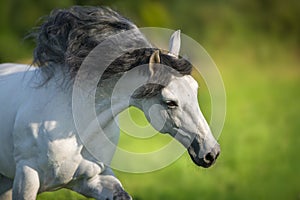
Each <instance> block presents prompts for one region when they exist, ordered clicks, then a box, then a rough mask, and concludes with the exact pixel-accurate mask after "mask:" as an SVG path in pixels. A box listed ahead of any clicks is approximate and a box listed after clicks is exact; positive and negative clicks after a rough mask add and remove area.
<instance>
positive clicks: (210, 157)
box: [188, 142, 221, 168]
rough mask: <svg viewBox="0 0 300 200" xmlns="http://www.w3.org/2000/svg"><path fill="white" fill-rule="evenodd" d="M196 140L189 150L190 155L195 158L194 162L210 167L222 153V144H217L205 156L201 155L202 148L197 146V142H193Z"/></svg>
mask: <svg viewBox="0 0 300 200" xmlns="http://www.w3.org/2000/svg"><path fill="white" fill-rule="evenodd" d="M193 143H194V142H192V144H191V146H190V147H189V148H188V152H189V155H190V157H191V159H192V160H193V162H194V163H195V164H196V165H198V166H201V167H204V168H208V167H210V166H212V165H213V164H214V163H215V162H216V160H217V158H218V156H219V155H220V151H221V150H220V145H219V144H216V145H215V146H214V147H213V148H212V149H211V151H209V152H208V153H206V154H204V156H203V157H199V150H200V148H199V147H198V146H195V144H193Z"/></svg>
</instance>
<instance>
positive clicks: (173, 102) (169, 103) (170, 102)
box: [165, 100, 178, 108]
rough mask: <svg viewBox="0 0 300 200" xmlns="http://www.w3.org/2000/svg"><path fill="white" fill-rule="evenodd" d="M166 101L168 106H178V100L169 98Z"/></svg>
mask: <svg viewBox="0 0 300 200" xmlns="http://www.w3.org/2000/svg"><path fill="white" fill-rule="evenodd" d="M165 103H166V105H167V106H168V108H176V107H177V106H178V104H177V102H176V101H172V100H167V101H165Z"/></svg>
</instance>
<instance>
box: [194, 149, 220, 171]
mask: <svg viewBox="0 0 300 200" xmlns="http://www.w3.org/2000/svg"><path fill="white" fill-rule="evenodd" d="M188 152H189V155H190V157H191V159H192V161H193V162H194V163H195V164H196V165H197V166H200V167H203V168H209V167H211V166H212V165H213V164H214V162H213V163H207V162H205V161H204V159H203V158H199V157H198V156H197V155H196V154H195V152H194V150H193V149H192V148H188Z"/></svg>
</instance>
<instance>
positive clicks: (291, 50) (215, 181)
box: [0, 0, 300, 200]
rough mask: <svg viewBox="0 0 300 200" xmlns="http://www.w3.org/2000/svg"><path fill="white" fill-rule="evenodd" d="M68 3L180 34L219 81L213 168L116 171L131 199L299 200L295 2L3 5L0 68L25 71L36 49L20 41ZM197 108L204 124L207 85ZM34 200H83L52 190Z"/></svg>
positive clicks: (142, 0)
mask: <svg viewBox="0 0 300 200" xmlns="http://www.w3.org/2000/svg"><path fill="white" fill-rule="evenodd" d="M75 4H77V5H108V6H111V7H112V8H114V9H116V10H118V11H120V12H121V13H122V14H123V15H125V16H127V17H128V18H130V19H132V20H133V21H134V22H135V23H136V24H137V25H138V26H140V27H147V26H154V27H166V28H170V29H181V30H182V32H183V33H185V34H186V35H188V36H190V37H192V38H194V39H196V40H197V41H198V42H199V43H200V44H201V45H202V46H203V47H204V48H205V49H206V50H207V51H208V53H209V54H210V55H211V57H212V58H213V59H214V61H215V63H216V64H217V66H218V67H219V70H220V72H221V74H222V76H223V80H224V84H225V87H226V93H227V117H226V123H225V126H224V130H223V132H222V135H221V136H220V138H219V142H220V144H221V147H222V152H221V156H220V157H219V159H218V161H217V163H216V165H215V166H213V167H212V168H210V169H202V168H198V167H196V166H195V165H194V164H193V163H192V161H191V160H190V158H189V156H188V155H187V154H184V155H183V156H182V157H181V158H180V159H179V160H178V161H176V162H175V163H173V164H172V165H170V166H168V167H166V168H164V169H162V170H159V171H156V172H151V173H146V174H129V173H123V172H118V171H116V175H117V176H118V177H119V178H120V180H121V182H122V183H123V185H124V187H125V188H126V190H127V191H128V192H129V193H130V194H132V195H133V197H134V199H137V200H140V199H153V200H157V199H159V200H160V199H176V200H177V199H195V200H198V199H228V200H232V199H249V200H250V199H251V200H253V199H278V200H282V199H288V200H299V199H300V159H299V153H300V136H299V134H300V132H299V130H300V90H299V85H300V66H299V63H300V62H299V61H300V14H299V13H300V1H299V0H287V1H281V0H251V1H246V0H226V1H225V0H224V1H221V0H206V1H202V0H165V1H158V0H128V1H125V0H106V1H104V0H103V1H100V0H98V1H97V0H43V1H38V0H1V1H0V5H1V6H0V27H1V29H0V62H24V63H30V62H31V59H32V51H33V48H34V42H33V41H32V40H30V39H28V40H24V37H25V36H26V35H27V34H28V33H29V32H30V30H31V28H32V27H34V26H36V25H37V24H38V19H39V18H40V17H41V16H45V15H47V14H48V13H49V12H50V10H52V9H53V8H63V7H69V6H70V5H75ZM199 102H200V104H201V107H202V108H203V111H204V114H205V116H206V117H207V118H209V116H210V100H209V96H208V94H207V91H206V88H205V87H202V88H200V95H199ZM131 114H132V116H133V117H137V119H141V117H140V113H138V112H137V111H135V110H132V111H131ZM143 120H144V119H141V121H143ZM141 123H143V122H141ZM123 135H124V134H123ZM162 137H166V136H162ZM166 140H167V139H166ZM159 141H160V140H157V141H156V142H159ZM120 144H121V145H124V146H126V144H127V139H126V136H122V137H121V141H120ZM130 145H132V143H130ZM154 145H155V144H154ZM136 146H137V149H138V148H141V147H142V146H144V145H141V144H138V142H137V144H136ZM38 199H40V200H42V199H85V198H84V197H82V196H80V195H77V194H75V193H73V192H70V191H68V190H59V191H56V192H54V193H44V194H41V195H39V197H38Z"/></svg>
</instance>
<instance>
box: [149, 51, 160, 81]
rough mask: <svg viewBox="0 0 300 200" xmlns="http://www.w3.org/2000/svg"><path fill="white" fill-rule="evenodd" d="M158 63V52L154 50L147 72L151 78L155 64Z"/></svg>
mask: <svg viewBox="0 0 300 200" xmlns="http://www.w3.org/2000/svg"><path fill="white" fill-rule="evenodd" d="M156 63H160V57H159V50H156V51H154V52H153V53H152V55H151V56H150V59H149V71H150V76H153V74H154V71H155V64H156Z"/></svg>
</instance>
